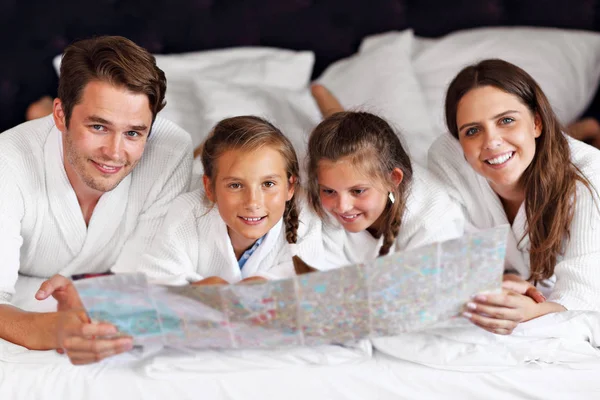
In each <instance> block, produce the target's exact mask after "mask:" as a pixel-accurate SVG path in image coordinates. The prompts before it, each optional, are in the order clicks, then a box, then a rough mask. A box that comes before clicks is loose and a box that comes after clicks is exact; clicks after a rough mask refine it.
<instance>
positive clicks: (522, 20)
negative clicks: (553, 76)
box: [0, 0, 600, 132]
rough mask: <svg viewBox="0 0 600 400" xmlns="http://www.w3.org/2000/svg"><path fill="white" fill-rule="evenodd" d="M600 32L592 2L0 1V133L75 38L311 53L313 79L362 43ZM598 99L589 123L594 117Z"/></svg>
mask: <svg viewBox="0 0 600 400" xmlns="http://www.w3.org/2000/svg"><path fill="white" fill-rule="evenodd" d="M497 25H536V26H550V27H560V28H576V29H586V30H593V31H600V1H598V0H569V1H565V0H504V1H503V0H452V1H448V0H149V1H139V0H58V1H49V0H45V1H39V0H36V1H27V0H0V34H1V36H0V37H2V38H3V41H4V46H3V55H2V60H1V61H0V107H1V108H0V132H1V131H4V130H5V129H8V128H10V127H12V126H14V125H16V124H18V123H20V122H22V121H23V119H24V113H25V109H26V107H27V105H28V104H29V103H30V102H32V101H34V100H36V99H37V98H39V97H40V96H42V95H45V94H50V95H56V86H57V78H56V75H55V73H54V70H53V69H52V64H51V60H52V58H53V57H54V56H55V55H57V54H59V53H61V52H62V50H63V49H64V47H65V46H66V45H67V44H68V43H70V42H72V41H73V40H75V39H79V38H85V37H88V36H91V35H100V34H118V35H123V36H126V37H128V38H130V39H132V40H133V41H135V42H136V43H138V44H140V45H142V46H144V47H146V48H147V49H148V50H150V51H151V52H154V53H174V52H185V51H192V50H201V49H213V48H221V47H231V46H241V45H245V46H251V45H262V46H277V47H284V48H291V49H302V50H313V51H314V52H315V53H316V56H317V61H316V66H315V75H317V74H319V73H320V72H321V71H322V70H323V69H324V68H325V67H326V66H327V65H328V64H329V63H331V62H332V61H334V60H337V59H339V58H342V57H345V56H348V55H350V54H352V53H353V52H355V51H356V49H357V48H358V45H359V43H360V40H361V39H362V38H363V37H364V36H366V35H369V34H373V33H378V32H385V31H388V30H401V29H405V28H408V27H412V28H413V29H414V30H415V33H416V34H417V35H420V36H427V37H436V36H441V35H444V34H446V33H449V32H452V31H455V30H459V29H465V28H473V27H479V26H497ZM599 110H600V100H599V96H596V99H595V100H594V104H593V105H592V108H591V109H590V110H588V113H587V114H593V115H596V116H600V111H599Z"/></svg>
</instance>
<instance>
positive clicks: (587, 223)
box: [429, 134, 600, 311]
mask: <svg viewBox="0 0 600 400" xmlns="http://www.w3.org/2000/svg"><path fill="white" fill-rule="evenodd" d="M567 139H568V141H569V146H570V148H571V159H572V160H573V163H574V164H575V165H576V166H577V167H578V168H579V169H580V170H581V171H582V172H583V174H584V175H585V176H586V178H587V179H588V180H589V181H590V182H591V183H592V185H593V186H594V187H595V189H596V190H600V151H598V150H597V149H595V148H593V147H591V146H588V145H586V144H584V143H582V142H579V141H577V140H574V139H571V138H567ZM429 167H430V169H431V171H432V172H433V173H434V174H435V175H436V176H438V177H439V178H440V179H441V180H442V181H443V182H444V183H446V184H447V185H448V187H449V188H448V190H449V193H450V195H451V196H452V197H454V198H455V199H457V200H458V202H459V203H460V204H461V206H462V209H463V211H464V213H465V216H466V220H467V229H486V228H490V227H494V226H497V225H502V224H508V223H509V222H508V219H507V217H506V213H505V212H504V208H503V207H502V203H501V202H500V198H499V197H498V195H497V194H496V193H495V192H494V191H493V190H492V188H491V187H490V185H489V184H488V182H487V180H486V179H485V178H483V177H482V176H480V175H478V174H477V173H476V172H475V171H474V170H473V169H472V168H471V166H470V165H469V164H468V163H467V162H466V161H465V159H464V156H463V152H462V149H461V147H460V144H459V143H458V141H457V140H456V139H454V138H453V137H451V136H450V135H449V134H446V135H443V136H441V137H440V138H439V139H438V140H437V141H436V142H435V143H434V144H433V145H432V147H431V149H430V150H429ZM526 227H527V217H526V214H525V207H524V204H523V205H521V207H520V209H519V210H518V213H517V215H516V217H515V220H514V222H513V223H512V232H511V233H510V234H509V238H508V247H507V255H506V264H507V267H508V268H514V269H515V270H517V271H518V272H519V273H520V274H521V276H523V277H525V278H526V277H528V276H529V248H530V243H529V237H528V236H525V237H524V239H523V240H522V241H521V242H519V240H520V239H521V238H522V237H523V235H524V234H525V230H526ZM564 249H565V253H564V255H563V256H558V258H557V264H556V267H555V270H554V272H555V276H554V277H552V278H551V279H549V280H547V281H545V282H542V284H540V285H538V286H539V288H540V290H542V291H544V292H546V293H548V294H549V298H548V300H550V301H553V302H556V303H559V304H561V305H562V306H564V307H565V308H567V309H569V310H575V309H580V310H594V311H600V201H599V199H598V197H597V196H596V195H595V194H594V196H592V194H590V192H589V191H588V190H587V188H585V186H583V185H582V184H579V183H578V184H577V204H576V207H575V215H574V218H573V222H572V223H571V239H570V240H569V241H567V242H566V243H565V248H564ZM548 286H550V288H549V289H548ZM552 286H553V287H552Z"/></svg>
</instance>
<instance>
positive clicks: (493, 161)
mask: <svg viewBox="0 0 600 400" xmlns="http://www.w3.org/2000/svg"><path fill="white" fill-rule="evenodd" d="M514 155H515V152H514V151H511V152H509V153H504V154H502V155H500V156H498V157H494V158H490V159H488V160H485V163H486V164H489V165H502V164H504V163H506V162H507V161H508V160H510V159H512V158H513V156H514Z"/></svg>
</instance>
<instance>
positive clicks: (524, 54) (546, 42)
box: [398, 28, 600, 132]
mask: <svg viewBox="0 0 600 400" xmlns="http://www.w3.org/2000/svg"><path fill="white" fill-rule="evenodd" d="M398 36H400V35H398ZM487 58H501V59H504V60H506V61H508V62H511V63H513V64H516V65H518V66H519V67H521V68H523V69H524V70H525V71H527V72H528V73H529V74H530V75H531V76H532V77H533V78H534V79H535V80H536V81H537V83H538V84H539V85H540V87H541V88H542V90H543V91H544V93H545V94H546V96H547V97H548V99H549V100H550V103H551V105H552V107H553V109H554V111H555V112H556V114H557V115H558V117H559V119H560V120H561V122H562V123H563V124H569V123H571V122H573V121H574V120H576V119H577V118H578V117H579V116H580V115H581V114H582V113H583V112H584V111H585V110H586V108H587V107H588V106H589V104H590V102H591V101H592V99H593V97H594V93H595V92H596V88H597V87H598V78H599V77H600V34H598V33H594V32H586V31H573V30H561V29H552V28H482V29H472V30H466V31H460V32H456V33H453V34H450V35H447V36H445V37H443V38H441V39H439V40H438V41H436V42H435V43H433V44H431V43H427V45H426V46H425V47H424V48H422V49H421V51H420V52H419V53H418V54H417V55H416V58H415V59H414V69H415V72H416V74H417V77H418V78H419V81H420V82H421V85H422V88H423V93H424V95H425V98H426V100H427V104H428V105H429V106H430V108H431V110H432V115H433V116H434V118H435V119H434V122H435V124H436V125H437V128H438V129H439V130H440V132H443V131H446V128H445V122H444V101H445V96H446V90H447V87H448V85H449V84H450V82H451V80H452V79H453V78H454V77H455V76H456V74H458V72H459V71H460V70H461V69H462V68H463V67H465V66H467V65H470V64H474V63H476V62H478V61H480V60H483V59H487Z"/></svg>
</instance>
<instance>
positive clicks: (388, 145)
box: [308, 111, 413, 256]
mask: <svg viewBox="0 0 600 400" xmlns="http://www.w3.org/2000/svg"><path fill="white" fill-rule="evenodd" d="M346 157H350V158H351V159H352V164H353V165H355V166H356V167H357V168H363V169H364V170H365V173H366V174H367V175H368V176H369V177H372V178H373V179H377V180H379V181H381V182H382V183H383V184H384V186H385V187H386V188H387V190H389V191H390V192H392V193H394V197H395V199H396V200H395V201H394V203H391V202H388V204H387V206H386V208H385V210H384V211H383V215H382V216H381V217H380V218H383V223H382V224H381V227H380V229H379V231H378V232H376V233H375V236H377V237H379V236H383V244H382V245H381V248H380V249H379V255H381V256H383V255H386V254H388V253H389V251H390V248H391V247H392V244H393V243H394V240H395V239H396V236H398V232H399V231H400V225H401V223H402V215H403V214H404V209H405V206H406V198H407V196H408V192H409V189H410V185H411V182H412V174H413V171H412V165H411V162H410V158H409V156H408V154H407V153H406V151H405V150H404V148H403V147H402V144H401V143H400V139H398V136H396V133H395V132H394V130H393V129H392V127H391V126H390V125H389V124H388V123H387V122H386V121H384V120H383V119H381V118H380V117H378V116H376V115H373V114H370V113H367V112H352V111H345V112H338V113H335V114H332V115H331V116H329V117H327V118H326V119H324V120H323V121H322V122H321V123H320V124H319V125H317V127H316V128H315V129H314V130H313V131H312V133H311V135H310V138H309V140H308V202H309V204H310V205H311V207H312V208H313V209H314V210H315V212H316V213H317V214H318V215H319V216H320V217H321V218H325V212H324V210H323V206H322V205H321V198H320V195H319V183H318V181H317V171H318V167H319V161H321V160H323V159H326V160H330V161H338V160H340V159H342V158H346ZM394 168H400V169H401V170H402V172H403V174H404V177H403V179H402V183H401V184H400V185H398V186H396V185H394V184H393V183H392V181H391V172H392V170H394Z"/></svg>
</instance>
